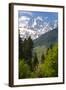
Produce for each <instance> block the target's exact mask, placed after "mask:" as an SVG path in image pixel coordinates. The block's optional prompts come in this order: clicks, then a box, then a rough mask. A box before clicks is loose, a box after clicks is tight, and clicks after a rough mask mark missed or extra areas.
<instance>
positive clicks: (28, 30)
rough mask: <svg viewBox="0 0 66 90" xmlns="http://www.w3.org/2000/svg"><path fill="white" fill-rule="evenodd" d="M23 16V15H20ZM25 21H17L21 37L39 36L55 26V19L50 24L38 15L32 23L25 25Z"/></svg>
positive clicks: (33, 37) (35, 37) (34, 37)
mask: <svg viewBox="0 0 66 90" xmlns="http://www.w3.org/2000/svg"><path fill="white" fill-rule="evenodd" d="M22 18H23V17H22ZM26 21H27V20H26ZM26 21H23V23H22V22H20V23H19V32H20V37H21V38H22V39H25V38H28V37H29V36H31V38H32V39H33V40H35V39H37V38H39V37H40V36H41V35H44V34H45V33H47V32H49V31H52V30H54V29H55V28H57V20H55V21H54V22H53V23H52V24H51V23H50V22H45V21H43V19H40V18H39V17H37V18H35V19H34V21H33V23H32V24H31V25H30V24H28V25H26Z"/></svg>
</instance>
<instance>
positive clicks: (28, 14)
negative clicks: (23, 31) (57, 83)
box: [18, 10, 58, 28]
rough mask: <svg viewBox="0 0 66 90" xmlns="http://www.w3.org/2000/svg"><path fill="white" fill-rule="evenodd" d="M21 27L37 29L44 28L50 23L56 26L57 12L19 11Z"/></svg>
mask: <svg viewBox="0 0 66 90" xmlns="http://www.w3.org/2000/svg"><path fill="white" fill-rule="evenodd" d="M18 19H19V27H28V26H30V27H35V26H37V27H38V26H39V25H40V28H42V26H43V25H47V23H50V24H51V25H53V24H54V25H55V24H57V23H58V13H57V12H37V11H23V10H21V11H20V10H19V11H18Z"/></svg>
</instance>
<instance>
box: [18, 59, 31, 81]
mask: <svg viewBox="0 0 66 90" xmlns="http://www.w3.org/2000/svg"><path fill="white" fill-rule="evenodd" d="M28 77H30V68H29V66H28V64H26V63H25V62H24V60H23V59H22V60H20V61H19V79H22V78H28Z"/></svg>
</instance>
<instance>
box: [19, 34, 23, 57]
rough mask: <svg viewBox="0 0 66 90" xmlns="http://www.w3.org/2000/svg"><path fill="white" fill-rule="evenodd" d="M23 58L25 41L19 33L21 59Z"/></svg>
mask: <svg viewBox="0 0 66 90" xmlns="http://www.w3.org/2000/svg"><path fill="white" fill-rule="evenodd" d="M22 58H23V41H22V39H21V37H20V34H19V59H22Z"/></svg>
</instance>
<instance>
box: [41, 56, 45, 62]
mask: <svg viewBox="0 0 66 90" xmlns="http://www.w3.org/2000/svg"><path fill="white" fill-rule="evenodd" d="M44 60H45V56H44V54H42V56H41V63H44Z"/></svg>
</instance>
